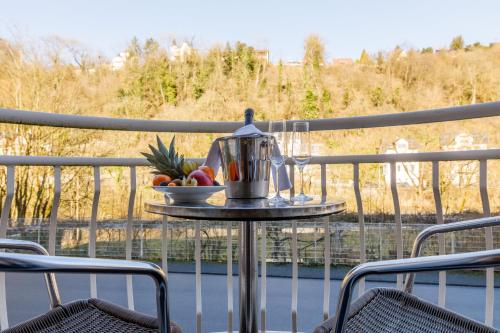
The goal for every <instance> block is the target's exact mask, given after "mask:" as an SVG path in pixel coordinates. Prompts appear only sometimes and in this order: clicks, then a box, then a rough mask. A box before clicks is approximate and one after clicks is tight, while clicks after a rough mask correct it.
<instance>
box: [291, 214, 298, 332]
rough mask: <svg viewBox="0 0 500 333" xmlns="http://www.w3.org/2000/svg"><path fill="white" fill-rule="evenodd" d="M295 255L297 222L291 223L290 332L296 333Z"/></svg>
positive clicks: (296, 273)
mask: <svg viewBox="0 0 500 333" xmlns="http://www.w3.org/2000/svg"><path fill="white" fill-rule="evenodd" d="M298 275H299V266H298V255H297V220H293V221H292V307H291V308H292V332H293V333H295V332H297V300H298V288H299V280H298Z"/></svg>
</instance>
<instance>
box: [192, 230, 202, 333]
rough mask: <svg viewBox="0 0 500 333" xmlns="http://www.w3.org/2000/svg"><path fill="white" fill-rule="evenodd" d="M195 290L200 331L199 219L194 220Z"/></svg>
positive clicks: (198, 330) (197, 321) (197, 327)
mask: <svg viewBox="0 0 500 333" xmlns="http://www.w3.org/2000/svg"><path fill="white" fill-rule="evenodd" d="M194 238H195V240H194V244H195V245H194V261H195V289H196V290H195V291H196V333H201V332H202V325H201V319H202V303H201V221H195V232H194Z"/></svg>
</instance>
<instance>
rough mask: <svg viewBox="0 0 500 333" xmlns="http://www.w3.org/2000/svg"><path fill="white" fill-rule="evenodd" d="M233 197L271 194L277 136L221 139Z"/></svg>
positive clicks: (226, 182) (226, 178)
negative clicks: (271, 173) (270, 186)
mask: <svg viewBox="0 0 500 333" xmlns="http://www.w3.org/2000/svg"><path fill="white" fill-rule="evenodd" d="M217 140H218V142H219V146H220V151H221V162H222V163H221V164H222V173H223V175H224V185H226V197H227V198H229V199H257V198H265V197H267V195H268V193H269V178H270V171H271V154H272V151H273V146H274V138H273V137H272V136H270V135H266V134H252V135H247V136H227V137H222V138H219V139H217Z"/></svg>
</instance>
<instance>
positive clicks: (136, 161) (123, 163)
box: [0, 102, 500, 332]
mask: <svg viewBox="0 0 500 333" xmlns="http://www.w3.org/2000/svg"><path fill="white" fill-rule="evenodd" d="M498 116H500V102H494V103H484V104H478V105H469V106H459V107H451V108H445V109H436V110H427V111H417V112H406V113H397V114H385V115H376V116H366V117H352V118H336V119H320V120H311V126H310V128H311V130H312V131H332V130H343V129H355V128H375V127H388V126H402V125H414V124H424V123H435V122H447V121H456V120H467V119H477V118H483V117H498ZM0 122H1V123H12V124H25V125H35V126H54V127H65V128H75V129H101V130H116V131H147V132H184V133H224V132H232V131H234V130H235V129H237V128H238V127H239V126H241V123H237V122H184V121H156V120H155V121H152V120H132V119H113V118H101V117H85V116H74V115H59V114H50V113H42V112H31V111H19V110H7V109H0ZM257 126H258V127H260V128H262V129H264V128H266V127H267V123H266V122H259V123H257ZM498 159H500V149H485V150H469V151H453V152H426V153H410V154H380V155H342V156H318V157H314V158H313V159H312V160H311V164H314V165H319V167H320V170H321V196H322V197H326V196H327V191H328V186H327V172H326V167H327V165H332V164H336V165H338V164H342V165H351V166H352V181H353V190H354V194H355V199H356V204H357V216H358V224H359V238H360V239H359V246H360V249H359V251H360V258H359V262H361V263H363V262H365V261H366V249H365V247H366V242H365V213H364V207H363V200H362V199H363V198H362V192H361V190H360V164H372V163H388V164H389V165H390V189H391V194H392V201H393V208H394V223H395V228H394V238H395V240H396V254H397V258H398V259H399V258H403V231H402V218H401V208H400V200H399V195H398V186H397V179H396V163H399V162H429V163H432V191H433V196H434V205H435V215H436V222H437V223H438V224H442V223H444V216H443V215H444V214H443V204H442V201H441V193H440V188H439V183H440V171H439V170H440V169H439V167H440V163H441V162H445V161H471V160H472V161H478V162H479V166H480V167H479V188H478V191H479V193H480V197H481V204H482V210H483V215H484V216H490V213H491V212H490V201H489V195H488V180H487V177H488V161H490V160H498ZM287 164H289V172H290V177H291V180H292V184H293V180H294V166H293V162H292V161H291V160H288V161H287ZM0 165H3V166H6V168H7V178H6V188H7V190H6V196H5V199H4V202H3V207H2V213H1V217H0V238H2V237H5V236H6V233H7V229H8V226H9V216H10V210H11V207H12V203H13V198H14V193H15V190H16V189H15V172H16V167H18V166H34V167H41V166H50V167H53V170H54V193H53V199H52V200H53V202H52V210H51V213H50V221H49V237H48V238H49V241H48V244H49V245H48V250H49V253H50V254H52V255H55V254H56V229H57V221H58V209H59V202H60V198H61V169H62V168H63V167H69V166H81V167H89V168H93V178H94V193H93V200H92V211H91V219H90V224H89V246H88V256H89V257H90V258H95V257H96V235H97V216H98V210H99V199H100V188H101V186H100V185H101V176H100V171H101V169H102V168H103V167H109V166H116V167H123V168H128V169H129V170H130V187H129V201H128V214H127V222H126V227H125V230H126V231H125V235H126V236H125V237H126V242H125V258H126V259H131V258H132V239H133V235H132V232H133V221H134V216H133V212H134V204H135V196H136V191H137V182H136V178H137V168H138V167H144V166H147V165H148V163H147V161H146V160H145V159H142V158H93V157H50V156H0ZM290 195H291V196H293V195H294V190H293V188H292V189H291V191H290ZM167 223H168V221H167V219H166V218H165V219H164V220H163V224H162V251H161V254H162V267H163V269H164V270H165V271H167ZM261 228H262V230H265V228H266V223H265V222H263V223H262V225H261ZM200 229H201V222H199V221H198V222H195V240H196V241H195V262H196V264H195V268H196V269H195V276H196V278H195V281H196V331H197V332H201V329H202V314H203V311H202V302H201V290H202V289H201V288H202V285H201V235H200ZM323 233H324V241H325V252H324V257H325V258H324V287H323V311H322V316H323V318H326V317H327V316H328V315H329V314H330V313H329V312H330V311H329V309H330V301H331V300H330V295H331V291H330V283H329V281H330V266H331V253H330V250H329V249H330V233H331V229H330V222H329V221H328V220H326V221H325V222H324V225H323ZM227 235H228V237H227V318H228V324H227V325H228V326H227V327H228V330H229V331H232V326H233V324H232V318H233V309H234V304H233V268H232V260H233V259H232V248H233V244H232V237H231V235H232V227H231V225H230V224H228V225H227ZM484 237H485V247H486V249H492V248H493V230H492V228H487V229H486V232H485V235H484ZM261 242H262V243H261V244H262V246H261V253H260V257H261V258H260V259H261V293H260V296H261V329H262V330H265V328H266V313H267V309H266V306H267V305H266V297H267V295H266V258H267V253H266V246H265V244H266V233H265V232H263V233H262V234H261ZM438 244H439V254H444V253H445V242H444V237H443V236H442V235H440V236H439V238H438ZM297 251H298V249H297V222H296V221H292V242H291V252H292V253H291V257H292V277H291V279H292V290H291V293H292V301H291V317H292V323H291V327H292V329H293V330H294V331H296V330H297V320H298V319H297V318H298V311H297V309H298V307H297V305H298V293H297V291H298V255H297ZM90 279H91V280H90V281H91V282H90V293H91V296H92V297H96V296H97V281H96V278H95V275H92V276H91V278H90ZM397 286H398V288H403V277H402V276H401V275H399V276H398V277H397ZM364 289H365V283H364V281H363V280H362V281H361V282H360V283H359V291H360V292H362V291H363V290H364ZM445 296H446V273H445V272H441V273H440V274H439V297H438V303H439V305H440V306H445V305H446V300H445ZM493 300H494V270H493V269H488V270H487V272H486V297H485V318H484V322H485V323H486V324H487V325H490V326H491V325H492V324H493V319H494V315H493V309H494V307H493ZM127 301H128V307H129V308H130V309H133V308H134V299H133V282H132V278H131V277H127ZM7 310H8V309H7V302H6V297H5V275H4V274H3V273H0V327H1V328H2V329H5V328H7V327H8V317H7Z"/></svg>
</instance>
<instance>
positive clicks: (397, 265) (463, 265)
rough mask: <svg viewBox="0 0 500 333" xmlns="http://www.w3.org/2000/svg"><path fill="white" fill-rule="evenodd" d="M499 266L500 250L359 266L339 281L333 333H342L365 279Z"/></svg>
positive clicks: (379, 262) (388, 261) (387, 261)
mask: <svg viewBox="0 0 500 333" xmlns="http://www.w3.org/2000/svg"><path fill="white" fill-rule="evenodd" d="M496 266H500V249H496V250H489V251H480V252H472V253H460V254H449V255H442V256H429V257H419V258H408V259H400V260H386V261H378V262H370V263H366V264H361V265H358V266H356V267H355V268H353V269H352V270H351V271H349V273H347V275H346V276H345V278H344V280H343V281H342V286H341V290H340V294H339V301H338V305H337V312H336V318H335V326H334V330H333V331H332V332H334V333H342V330H343V328H344V324H345V322H346V320H347V316H348V312H349V305H350V301H351V296H352V290H353V286H354V285H355V284H356V282H357V281H358V280H359V279H361V278H362V277H364V276H366V275H371V274H374V275H381V274H399V273H416V272H431V271H446V270H457V269H473V268H488V267H496Z"/></svg>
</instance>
